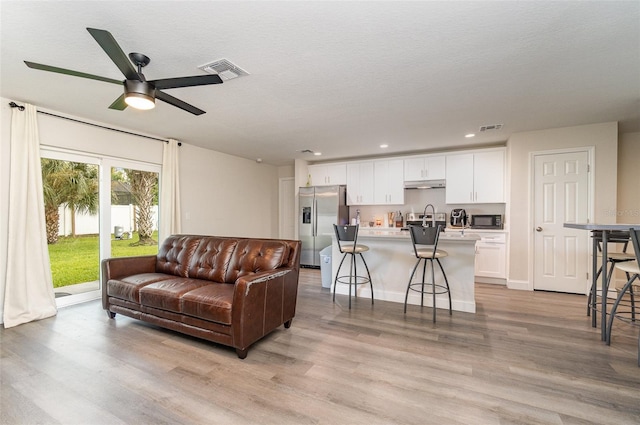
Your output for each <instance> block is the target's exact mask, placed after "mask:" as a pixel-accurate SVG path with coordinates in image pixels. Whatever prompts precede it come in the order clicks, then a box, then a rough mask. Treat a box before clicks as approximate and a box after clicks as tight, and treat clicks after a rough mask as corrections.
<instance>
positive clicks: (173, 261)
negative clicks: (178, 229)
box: [156, 235, 201, 277]
mask: <svg viewBox="0 0 640 425" xmlns="http://www.w3.org/2000/svg"><path fill="white" fill-rule="evenodd" d="M200 239H201V238H200V237H197V236H180V235H173V236H169V237H168V238H166V239H165V240H164V242H163V243H162V246H160V249H159V250H158V256H157V257H158V258H157V260H156V271H157V272H158V273H167V274H171V275H174V276H182V277H187V276H188V274H187V268H188V267H189V260H190V259H191V257H192V255H193V253H194V251H195V250H196V247H197V246H198V243H199V242H200Z"/></svg>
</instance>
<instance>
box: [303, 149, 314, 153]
mask: <svg viewBox="0 0 640 425" xmlns="http://www.w3.org/2000/svg"><path fill="white" fill-rule="evenodd" d="M300 153H313V151H312V150H311V149H302V150H301V151H300Z"/></svg>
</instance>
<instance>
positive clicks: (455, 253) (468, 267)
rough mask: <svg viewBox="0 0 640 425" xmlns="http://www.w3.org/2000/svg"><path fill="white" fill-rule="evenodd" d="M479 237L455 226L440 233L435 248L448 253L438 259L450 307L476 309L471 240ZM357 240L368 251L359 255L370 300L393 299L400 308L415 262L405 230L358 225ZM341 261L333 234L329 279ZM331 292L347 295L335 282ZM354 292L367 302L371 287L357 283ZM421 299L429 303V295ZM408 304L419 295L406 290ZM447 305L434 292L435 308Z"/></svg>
mask: <svg viewBox="0 0 640 425" xmlns="http://www.w3.org/2000/svg"><path fill="white" fill-rule="evenodd" d="M479 239H480V236H479V235H477V234H475V233H473V231H472V230H469V229H465V231H464V235H463V234H462V232H461V231H460V230H458V229H456V230H454V231H450V232H446V231H445V232H442V233H440V237H439V242H438V249H442V250H445V251H447V253H448V256H447V257H445V258H442V259H441V262H442V266H443V267H444V270H445V272H446V274H447V278H448V280H449V286H450V288H451V299H452V308H453V310H457V311H463V312H469V313H475V311H476V304H475V290H474V285H475V283H474V263H475V243H476V241H477V240H479ZM358 243H360V244H364V245H367V246H368V247H369V251H367V252H364V253H363V255H364V257H365V260H366V262H367V265H368V267H369V271H370V272H371V280H372V281H373V292H374V299H376V300H384V301H393V302H397V303H399V306H398V308H400V309H402V308H403V307H402V304H403V303H404V298H405V293H406V289H407V285H408V283H409V276H410V274H411V271H412V270H413V267H414V266H415V264H416V262H417V258H416V257H415V254H414V250H413V244H412V243H411V236H410V235H409V232H408V231H406V230H404V231H403V230H400V229H399V228H384V227H374V228H369V227H360V229H359V231H358ZM341 260H342V254H341V253H340V252H339V250H338V246H337V243H336V240H335V235H333V244H332V261H331V263H332V279H335V276H336V273H337V269H338V266H339V264H340V261H341ZM421 269H422V266H420V270H419V271H417V272H416V276H414V279H413V281H414V282H417V281H419V279H421V278H422V272H421ZM348 270H349V265H348V262H345V265H343V267H342V270H341V273H340V274H341V275H345V274H348ZM364 272H365V270H364V267H363V266H362V263H361V261H360V260H359V259H358V274H361V273H364ZM429 274H430V273H428V274H427V280H428V279H429ZM436 283H438V284H440V283H444V279H443V277H442V273H441V272H440V270H439V268H438V267H437V266H436ZM332 290H333V282H332ZM335 291H336V294H345V295H347V294H348V293H349V292H348V291H349V285H345V284H340V283H339V284H338V285H337V287H336V290H335ZM357 291H358V298H361V297H362V299H361V300H359V301H363V302H370V297H371V290H370V288H369V285H358V288H357ZM365 300H366V301H365ZM424 302H425V306H431V305H432V301H431V297H430V296H425V297H424ZM408 304H414V305H416V304H417V305H418V306H419V305H420V295H419V294H418V293H416V292H413V291H410V293H409V299H408ZM448 304H449V303H448V299H447V296H446V295H438V297H437V299H436V305H437V307H438V308H448ZM410 308H416V307H410ZM417 308H420V307H417Z"/></svg>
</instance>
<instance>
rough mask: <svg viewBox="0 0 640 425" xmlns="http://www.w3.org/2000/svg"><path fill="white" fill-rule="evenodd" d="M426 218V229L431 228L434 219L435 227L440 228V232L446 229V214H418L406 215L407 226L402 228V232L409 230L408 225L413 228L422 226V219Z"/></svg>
mask: <svg viewBox="0 0 640 425" xmlns="http://www.w3.org/2000/svg"><path fill="white" fill-rule="evenodd" d="M425 216H426V224H427V227H431V226H432V225H433V222H434V218H435V225H436V226H441V227H442V230H444V229H445V227H447V214H446V213H435V214H432V213H427V214H418V213H407V226H406V227H403V228H402V229H403V230H409V227H408V226H410V225H414V226H422V223H423V219H424V218H425Z"/></svg>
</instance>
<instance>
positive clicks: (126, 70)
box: [87, 28, 142, 81]
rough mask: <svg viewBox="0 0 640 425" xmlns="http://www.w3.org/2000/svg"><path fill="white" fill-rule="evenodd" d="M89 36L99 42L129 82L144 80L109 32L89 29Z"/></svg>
mask: <svg viewBox="0 0 640 425" xmlns="http://www.w3.org/2000/svg"><path fill="white" fill-rule="evenodd" d="M87 31H89V34H91V36H93V38H94V39H95V40H96V41H97V42H98V44H99V45H100V47H102V50H104V51H105V53H106V54H107V55H108V56H109V57H110V58H111V60H112V61H113V63H115V64H116V66H117V67H118V68H119V69H120V72H122V74H123V75H124V76H125V77H126V78H127V80H140V81H142V78H141V77H140V75H139V74H138V71H136V68H134V66H133V64H132V63H131V61H130V60H129V58H128V57H127V55H125V53H124V52H123V51H122V49H121V48H120V46H119V45H118V42H117V41H116V39H115V38H113V36H112V35H111V33H110V32H109V31H105V30H99V29H95V28H87Z"/></svg>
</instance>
